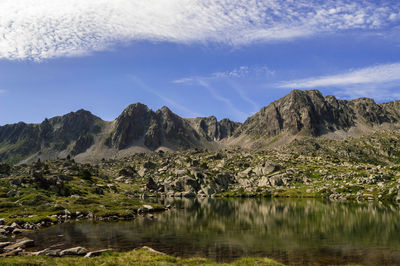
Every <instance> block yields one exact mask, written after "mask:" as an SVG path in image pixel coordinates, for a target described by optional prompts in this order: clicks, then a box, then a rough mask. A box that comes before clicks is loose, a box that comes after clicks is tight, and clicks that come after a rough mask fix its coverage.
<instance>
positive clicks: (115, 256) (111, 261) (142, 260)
mask: <svg viewBox="0 0 400 266" xmlns="http://www.w3.org/2000/svg"><path fill="white" fill-rule="evenodd" d="M217 264H218V263H216V262H213V261H211V260H208V259H204V258H189V259H182V258H178V257H172V256H168V255H162V254H156V253H153V252H151V251H149V250H147V249H139V250H134V251H130V252H121V253H119V252H107V253H105V254H103V255H102V256H99V257H94V258H82V257H63V258H52V257H46V256H37V257H28V256H17V257H9V258H2V259H1V260H0V265H217ZM218 265H271V266H272V265H273V266H275V265H276V266H278V265H282V264H280V263H278V262H276V261H274V260H272V259H268V258H241V259H239V260H236V261H234V262H232V263H229V264H218Z"/></svg>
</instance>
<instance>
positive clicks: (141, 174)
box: [138, 168, 147, 177]
mask: <svg viewBox="0 0 400 266" xmlns="http://www.w3.org/2000/svg"><path fill="white" fill-rule="evenodd" d="M146 173H147V169H146V168H141V169H140V170H139V171H138V175H139V176H140V177H144V176H145V174H146Z"/></svg>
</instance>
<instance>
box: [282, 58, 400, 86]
mask: <svg viewBox="0 0 400 266" xmlns="http://www.w3.org/2000/svg"><path fill="white" fill-rule="evenodd" d="M393 81H400V63H394V64H384V65H377V66H372V67H367V68H362V69H357V70H350V71H348V72H345V73H341V74H337V75H329V76H320V77H312V78H306V79H299V80H293V81H285V82H282V83H280V84H279V85H278V87H280V88H290V89H294V88H316V87H343V86H349V85H362V84H383V83H389V82H393Z"/></svg>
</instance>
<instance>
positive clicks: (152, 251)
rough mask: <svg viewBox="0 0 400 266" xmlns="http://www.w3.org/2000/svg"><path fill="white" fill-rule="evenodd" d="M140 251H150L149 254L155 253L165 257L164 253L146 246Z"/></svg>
mask: <svg viewBox="0 0 400 266" xmlns="http://www.w3.org/2000/svg"><path fill="white" fill-rule="evenodd" d="M140 249H146V250H148V251H150V252H151V253H155V254H159V255H166V254H165V253H163V252H160V251H157V250H155V249H152V248H150V247H148V246H143V247H141V248H140Z"/></svg>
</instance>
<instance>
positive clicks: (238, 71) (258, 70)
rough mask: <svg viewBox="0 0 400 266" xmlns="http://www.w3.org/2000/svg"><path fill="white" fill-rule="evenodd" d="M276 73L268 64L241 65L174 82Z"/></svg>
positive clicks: (181, 82)
mask: <svg viewBox="0 0 400 266" xmlns="http://www.w3.org/2000/svg"><path fill="white" fill-rule="evenodd" d="M273 75H275V71H274V70H271V69H269V68H268V67H266V66H251V67H249V66H240V67H237V68H234V69H232V70H227V71H222V72H214V73H211V74H209V75H205V76H192V77H184V78H180V79H176V80H173V81H172V82H173V83H177V84H188V85H190V84H197V83H198V81H199V80H203V81H217V80H232V79H240V78H249V77H254V78H259V77H261V78H265V77H269V76H273Z"/></svg>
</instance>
